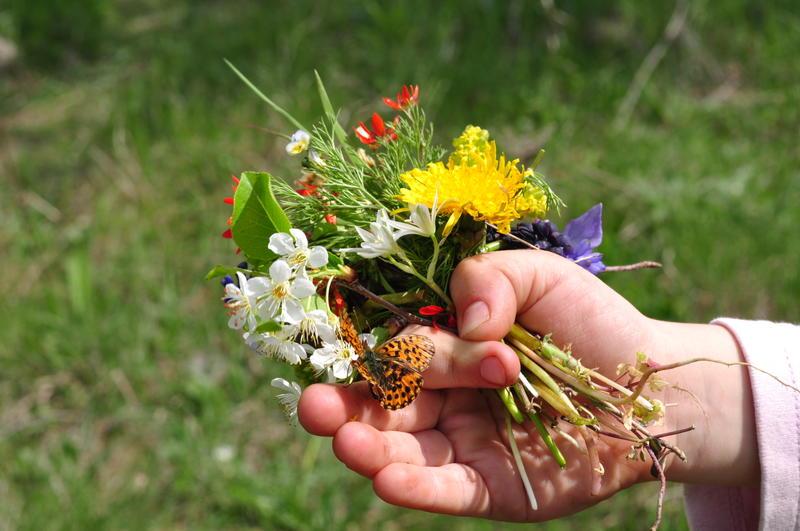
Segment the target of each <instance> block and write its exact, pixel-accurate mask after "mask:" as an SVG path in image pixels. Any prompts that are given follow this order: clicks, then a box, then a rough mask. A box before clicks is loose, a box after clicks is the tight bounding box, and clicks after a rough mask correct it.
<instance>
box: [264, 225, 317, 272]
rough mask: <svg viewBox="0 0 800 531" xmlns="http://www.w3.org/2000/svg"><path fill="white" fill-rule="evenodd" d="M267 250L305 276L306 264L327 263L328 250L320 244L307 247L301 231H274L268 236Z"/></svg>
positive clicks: (304, 236) (306, 240) (314, 265)
mask: <svg viewBox="0 0 800 531" xmlns="http://www.w3.org/2000/svg"><path fill="white" fill-rule="evenodd" d="M269 250H270V251H272V252H273V253H275V254H278V255H280V256H282V257H283V259H284V260H285V261H286V263H288V264H289V265H290V266H291V267H292V269H293V270H294V271H297V272H299V273H300V274H301V275H303V276H305V267H306V265H308V266H311V267H313V268H315V269H316V268H319V267H322V266H324V265H325V264H327V263H328V251H327V250H325V247H322V246H321V245H316V246H314V247H312V248H310V249H309V248H308V239H307V238H306V235H305V234H304V233H303V231H301V230H299V229H289V234H287V233H285V232H276V233H275V234H273V235H272V236H270V237H269Z"/></svg>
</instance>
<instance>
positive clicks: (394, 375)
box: [357, 335, 436, 410]
mask: <svg viewBox="0 0 800 531" xmlns="http://www.w3.org/2000/svg"><path fill="white" fill-rule="evenodd" d="M435 350H436V349H435V347H434V345H433V341H431V340H430V338H428V337H426V336H422V335H406V336H397V337H394V338H392V339H390V340H389V341H387V342H386V343H384V344H383V345H381V346H380V347H378V348H376V349H375V350H374V351H369V350H367V351H366V352H365V353H364V355H363V356H362V357H361V359H360V360H359V363H358V365H357V366H358V371H359V372H360V373H361V375H362V376H363V377H364V379H365V380H367V381H368V382H369V383H370V391H371V392H372V395H373V396H374V397H375V398H376V399H377V400H378V401H380V404H381V406H382V407H383V408H385V409H392V410H394V409H401V408H404V407H406V406H407V405H409V404H410V403H411V402H413V401H414V399H416V398H417V396H418V395H419V392H420V390H421V388H422V383H423V380H422V375H421V374H420V373H422V371H424V370H425V369H427V368H428V366H429V365H430V363H431V359H433V355H434V353H435Z"/></svg>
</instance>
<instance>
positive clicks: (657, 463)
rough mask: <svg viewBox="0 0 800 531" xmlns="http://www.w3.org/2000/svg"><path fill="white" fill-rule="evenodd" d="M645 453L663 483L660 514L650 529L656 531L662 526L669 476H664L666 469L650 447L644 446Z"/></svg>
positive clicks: (659, 489)
mask: <svg viewBox="0 0 800 531" xmlns="http://www.w3.org/2000/svg"><path fill="white" fill-rule="evenodd" d="M644 449H645V451H646V452H647V453H648V454H649V455H650V459H652V460H653V468H655V469H656V470H657V471H658V480H659V481H660V482H661V486H660V487H659V488H658V512H657V513H656V521H655V522H653V525H652V526H651V527H650V530H651V531H655V530H656V529H658V526H660V525H661V513H662V509H663V508H664V496H665V495H666V493H667V476H666V474H664V467H662V466H661V462H660V461H659V460H658V456H657V455H656V453H655V452H654V451H653V449H652V448H650V446H649V445H647V444H645V445H644Z"/></svg>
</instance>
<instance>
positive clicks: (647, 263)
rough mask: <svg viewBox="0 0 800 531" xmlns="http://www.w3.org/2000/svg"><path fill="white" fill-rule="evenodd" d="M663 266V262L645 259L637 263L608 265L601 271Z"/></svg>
mask: <svg viewBox="0 0 800 531" xmlns="http://www.w3.org/2000/svg"><path fill="white" fill-rule="evenodd" d="M658 267H663V266H662V265H661V262H653V261H652V260H645V261H644V262H637V263H635V264H626V265H617V266H606V268H605V269H604V270H602V271H600V272H601V273H605V272H607V271H608V272H616V271H635V270H637V269H648V268H658Z"/></svg>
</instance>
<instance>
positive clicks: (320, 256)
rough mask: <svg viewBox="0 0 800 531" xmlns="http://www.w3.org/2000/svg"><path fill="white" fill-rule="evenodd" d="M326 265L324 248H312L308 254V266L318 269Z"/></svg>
mask: <svg viewBox="0 0 800 531" xmlns="http://www.w3.org/2000/svg"><path fill="white" fill-rule="evenodd" d="M327 263H328V251H327V250H326V249H325V247H322V246H321V245H317V246H315V247H312V248H311V250H310V251H309V253H308V265H310V266H311V267H313V268H319V267H322V266H324V265H326V264H327Z"/></svg>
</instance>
